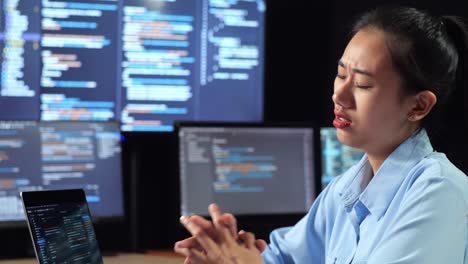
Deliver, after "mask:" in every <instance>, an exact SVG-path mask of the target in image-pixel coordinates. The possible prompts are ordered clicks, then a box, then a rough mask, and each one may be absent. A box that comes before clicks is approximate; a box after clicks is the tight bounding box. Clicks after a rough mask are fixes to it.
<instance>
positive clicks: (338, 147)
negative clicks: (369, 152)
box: [320, 127, 364, 189]
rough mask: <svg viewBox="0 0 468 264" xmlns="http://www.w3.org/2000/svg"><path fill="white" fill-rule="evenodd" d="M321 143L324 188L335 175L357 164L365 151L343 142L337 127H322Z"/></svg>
mask: <svg viewBox="0 0 468 264" xmlns="http://www.w3.org/2000/svg"><path fill="white" fill-rule="evenodd" d="M320 144H321V149H322V150H321V159H322V177H321V179H322V189H324V188H325V187H326V186H327V185H328V184H329V183H330V181H332V180H333V178H334V177H336V176H339V175H340V174H342V173H343V172H345V171H346V170H347V169H349V168H350V167H351V166H353V165H355V164H357V163H358V162H359V160H360V159H361V158H362V156H363V155H364V153H363V152H362V151H360V150H357V149H355V148H352V147H349V146H347V145H344V144H343V143H341V142H340V141H339V140H338V138H337V137H336V128H334V127H321V128H320Z"/></svg>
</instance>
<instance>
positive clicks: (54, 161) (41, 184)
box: [0, 121, 123, 221]
mask: <svg viewBox="0 0 468 264" xmlns="http://www.w3.org/2000/svg"><path fill="white" fill-rule="evenodd" d="M120 141H121V135H120V132H119V125H118V123H115V122H97V123H96V122H94V123H93V122H32V121H0V173H1V176H2V177H1V179H0V208H1V210H0V221H18V220H23V219H24V212H23V208H22V205H21V200H20V196H19V193H20V192H21V191H34V190H50V189H77V188H79V189H84V191H85V193H86V198H87V201H88V202H89V205H90V210H91V213H92V214H93V216H96V217H97V218H108V217H120V216H123V197H122V196H123V194H122V192H123V191H122V172H121V148H120Z"/></svg>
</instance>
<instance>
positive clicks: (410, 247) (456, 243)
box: [367, 168, 468, 264]
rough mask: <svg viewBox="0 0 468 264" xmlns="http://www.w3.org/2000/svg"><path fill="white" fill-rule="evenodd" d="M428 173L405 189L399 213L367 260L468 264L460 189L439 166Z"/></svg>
mask: <svg viewBox="0 0 468 264" xmlns="http://www.w3.org/2000/svg"><path fill="white" fill-rule="evenodd" d="M428 173H429V174H432V175H425V176H423V175H421V176H420V177H419V178H418V179H417V180H416V181H415V182H414V183H413V185H412V187H411V189H410V190H407V191H408V194H407V197H406V198H405V201H404V202H403V203H402V204H401V208H400V210H399V213H398V214H399V215H398V216H397V217H396V218H395V219H396V220H395V221H394V223H392V224H391V225H390V226H391V227H390V229H389V231H388V232H386V235H385V237H383V238H382V239H381V242H380V243H379V244H378V245H377V247H376V249H375V251H374V252H373V254H372V255H371V256H369V259H368V261H367V263H368V264H390V263H392V264H414V263H424V264H440V263H453V264H468V262H467V260H466V259H464V258H465V257H464V255H465V253H464V252H465V249H466V246H467V244H466V243H467V241H466V239H467V237H466V236H467V223H468V222H467V217H468V212H467V208H466V203H465V201H464V199H463V196H462V194H461V193H460V189H459V188H457V187H456V186H454V184H455V183H454V182H451V181H450V180H448V179H447V178H443V177H441V176H440V168H439V170H438V171H434V170H432V171H430V172H428ZM426 176H427V177H426Z"/></svg>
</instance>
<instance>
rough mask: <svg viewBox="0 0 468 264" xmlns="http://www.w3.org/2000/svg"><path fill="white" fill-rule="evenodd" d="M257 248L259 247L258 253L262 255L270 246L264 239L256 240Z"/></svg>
mask: <svg viewBox="0 0 468 264" xmlns="http://www.w3.org/2000/svg"><path fill="white" fill-rule="evenodd" d="M255 246H256V247H257V249H258V251H260V253H262V252H263V251H265V249H266V248H267V247H268V244H267V242H266V241H265V240H263V239H257V240H255Z"/></svg>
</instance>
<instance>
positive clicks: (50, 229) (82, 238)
mask: <svg viewBox="0 0 468 264" xmlns="http://www.w3.org/2000/svg"><path fill="white" fill-rule="evenodd" d="M26 210H27V211H28V215H29V224H30V227H31V231H32V232H31V233H32V235H33V240H34V245H35V247H36V251H37V252H38V258H39V261H40V263H102V258H101V254H100V252H99V246H98V242H97V239H96V235H95V233H94V228H93V223H92V221H91V216H90V215H89V210H88V207H87V206H86V205H83V204H81V203H77V202H76V203H73V202H70V203H65V204H50V205H41V206H29V207H27V208H26Z"/></svg>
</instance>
